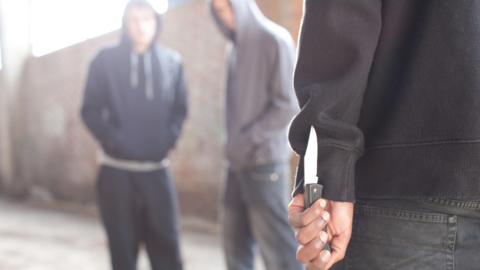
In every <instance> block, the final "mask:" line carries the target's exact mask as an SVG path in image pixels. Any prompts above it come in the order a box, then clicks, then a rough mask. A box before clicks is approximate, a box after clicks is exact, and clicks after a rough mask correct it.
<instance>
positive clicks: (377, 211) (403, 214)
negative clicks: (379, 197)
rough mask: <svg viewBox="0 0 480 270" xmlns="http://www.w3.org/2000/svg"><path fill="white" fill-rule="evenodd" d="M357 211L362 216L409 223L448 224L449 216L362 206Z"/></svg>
mask: <svg viewBox="0 0 480 270" xmlns="http://www.w3.org/2000/svg"><path fill="white" fill-rule="evenodd" d="M355 211H356V212H357V214H360V215H367V216H384V217H390V218H397V219H402V220H408V221H419V222H428V223H447V216H446V215H443V214H435V213H428V212H416V211H411V210H403V209H394V210H392V209H389V208H381V207H371V206H361V208H360V207H356V209H355Z"/></svg>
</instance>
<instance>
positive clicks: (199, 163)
mask: <svg viewBox="0 0 480 270" xmlns="http://www.w3.org/2000/svg"><path fill="white" fill-rule="evenodd" d="M279 2H280V3H282V4H279ZM296 2H298V3H296ZM275 3H277V4H275ZM260 4H261V7H262V9H264V10H267V12H266V13H267V15H268V16H269V17H271V18H274V19H275V20H277V21H279V22H281V23H282V24H284V25H286V26H287V27H288V28H289V29H290V30H291V31H292V32H293V33H296V30H297V28H298V19H299V16H300V15H299V8H298V4H299V1H291V0H282V1H280V0H263V1H260ZM116 40H117V34H116V33H112V34H109V35H106V36H104V37H101V38H97V39H94V40H89V41H86V42H83V43H82V44H79V45H76V46H73V47H70V48H66V49H64V50H61V51H58V52H55V53H52V54H50V55H47V56H44V57H40V58H30V59H29V60H28V61H27V63H26V65H25V69H24V72H23V76H22V79H21V85H20V89H19V92H18V96H17V99H16V101H15V104H14V108H15V109H14V115H13V117H12V128H13V130H12V134H13V136H12V137H13V141H12V145H13V153H14V167H15V171H14V173H15V181H14V184H13V186H11V187H10V190H13V191H14V193H17V194H24V195H29V196H31V195H33V196H36V197H41V198H42V199H53V200H67V201H73V202H77V203H84V204H92V203H93V202H94V198H95V192H94V185H95V175H96V171H97V166H96V157H95V148H96V146H95V143H94V141H93V139H92V138H91V136H90V135H89V134H88V132H87V131H86V130H85V128H84V126H83V124H82V123H81V120H80V118H79V108H80V103H81V97H82V91H83V86H84V80H85V75H86V71H87V67H88V63H89V61H90V59H91V58H92V57H93V55H94V54H95V52H96V51H97V50H98V49H99V48H100V47H102V46H105V45H106V44H112V43H114V42H115V41H116ZM163 43H164V44H165V45H166V46H168V47H171V48H174V49H175V50H178V51H179V52H180V53H181V54H182V55H183V58H184V64H185V72H186V76H187V79H188V84H189V103H190V109H189V110H190V112H189V118H188V120H187V122H186V126H185V129H184V133H183V135H182V138H181V140H180V141H179V143H178V147H177V149H176V151H175V152H174V153H173V156H172V164H173V165H172V166H173V174H174V177H175V180H176V183H177V189H178V191H179V194H180V200H181V206H182V211H183V213H184V214H192V215H198V216H206V217H207V218H209V219H211V220H213V219H215V218H216V210H217V202H218V195H219V191H220V187H221V183H222V180H223V177H224V171H225V166H224V160H223V149H222V145H223V142H224V141H225V135H224V131H223V130H224V129H223V124H224V91H223V87H224V78H225V69H224V67H225V59H224V55H225V53H224V51H225V50H224V49H225V44H226V43H225V40H224V39H223V37H222V36H221V35H220V34H219V32H218V30H217V29H216V28H215V25H214V24H213V22H212V20H211V18H210V14H209V11H208V8H207V7H206V5H205V2H204V1H200V0H199V1H193V2H192V3H190V4H186V5H183V6H180V7H178V8H176V9H174V10H172V11H171V12H169V13H168V14H167V15H166V18H165V29H164V33H163Z"/></svg>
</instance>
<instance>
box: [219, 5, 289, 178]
mask: <svg viewBox="0 0 480 270" xmlns="http://www.w3.org/2000/svg"><path fill="white" fill-rule="evenodd" d="M230 2H231V5H232V8H233V11H234V14H235V20H236V29H235V32H234V33H231V32H230V31H229V30H228V29H227V28H226V27H225V25H223V24H222V22H221V21H220V19H219V18H218V17H217V14H216V13H215V11H214V8H213V5H212V6H211V7H212V14H213V16H214V18H215V21H216V22H217V24H218V25H219V28H220V29H221V30H222V32H223V33H224V34H225V36H226V37H227V38H229V39H230V40H231V41H232V43H233V46H232V48H231V49H230V50H229V52H228V53H229V54H228V79H227V106H226V107H227V135H228V136H227V147H226V152H227V158H228V161H229V163H230V166H231V168H232V169H234V170H238V169H244V168H248V167H252V166H256V165H261V164H269V163H275V162H285V161H287V160H288V158H289V156H290V148H289V146H288V140H287V126H288V125H289V123H290V120H291V118H292V117H293V115H294V114H295V112H296V111H297V108H298V105H297V102H296V99H295V96H294V90H293V82H292V76H293V75H292V74H293V67H294V62H295V60H294V59H295V50H294V45H293V42H292V38H291V36H290V34H289V33H288V31H287V30H286V29H284V28H282V27H280V26H278V25H277V24H275V23H273V22H272V21H270V20H269V19H267V18H266V17H265V16H264V15H263V14H262V13H261V11H260V10H259V8H258V6H257V5H256V3H255V1H253V0H231V1H230Z"/></svg>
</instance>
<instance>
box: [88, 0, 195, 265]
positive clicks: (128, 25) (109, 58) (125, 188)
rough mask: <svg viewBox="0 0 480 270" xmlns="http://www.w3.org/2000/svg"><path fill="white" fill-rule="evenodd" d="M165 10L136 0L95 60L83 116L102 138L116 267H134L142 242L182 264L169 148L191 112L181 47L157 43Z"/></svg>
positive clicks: (102, 176)
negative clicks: (117, 36) (113, 41)
mask: <svg viewBox="0 0 480 270" xmlns="http://www.w3.org/2000/svg"><path fill="white" fill-rule="evenodd" d="M160 19H161V18H160V15H159V14H158V13H157V12H156V11H155V9H154V8H153V6H152V5H151V4H150V3H149V2H147V1H146V0H133V1H131V2H130V3H129V4H128V5H127V7H126V9H125V14H124V19H123V35H122V40H121V42H120V44H119V45H118V46H115V47H112V48H107V49H103V50H102V51H100V53H98V55H97V56H96V57H95V58H94V59H93V61H92V63H91V65H90V71H89V74H88V80H87V84H86V88H85V96H84V102H83V107H82V117H83V120H84V122H85V124H86V126H87V127H88V129H89V130H90V131H91V132H92V134H93V136H94V137H95V139H96V140H97V141H98V143H99V144H100V146H101V149H102V151H101V153H100V162H101V164H102V166H101V169H100V172H99V176H98V184H97V188H98V203H99V207H100V212H101V217H102V220H103V224H104V226H105V229H106V232H107V235H108V240H109V246H110V253H111V261H112V266H113V269H114V270H120V269H125V270H133V269H136V262H137V254H138V249H139V245H140V244H141V243H142V242H144V243H145V247H146V250H147V252H148V255H149V258H150V262H151V265H152V268H153V269H156V270H164V269H168V270H179V269H182V263H181V258H180V251H179V239H178V229H177V202H176V201H177V199H176V192H175V189H174V186H173V183H172V180H171V176H170V172H169V169H168V159H167V157H168V153H169V152H170V150H172V148H173V147H174V145H175V142H176V141H177V138H178V137H179V135H180V131H181V129H182V125H183V122H184V119H185V117H186V113H187V102H186V98H187V97H186V84H185V80H184V76H183V71H182V64H181V60H180V57H179V55H178V54H177V53H175V52H173V51H170V50H168V49H165V48H162V47H159V46H158V45H157V38H158V35H159V32H160V26H161V24H160V23H161V21H160Z"/></svg>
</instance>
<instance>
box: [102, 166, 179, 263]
mask: <svg viewBox="0 0 480 270" xmlns="http://www.w3.org/2000/svg"><path fill="white" fill-rule="evenodd" d="M97 188H98V204H99V208H100V213H101V217H102V221H103V224H104V227H105V230H106V232H107V236H108V242H109V247H110V255H111V261H112V267H113V269H114V270H134V269H136V264H137V255H138V251H139V247H140V244H141V243H144V244H145V248H146V251H147V253H148V256H149V258H150V263H151V266H152V269H153V270H181V269H182V263H181V258H180V249H179V233H178V225H177V198H176V191H175V188H174V185H173V183H172V180H171V176H170V172H169V170H168V169H163V170H158V171H153V172H129V171H124V170H119V169H115V168H112V167H108V166H103V167H101V169H100V172H99V175H98V182H97Z"/></svg>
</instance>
